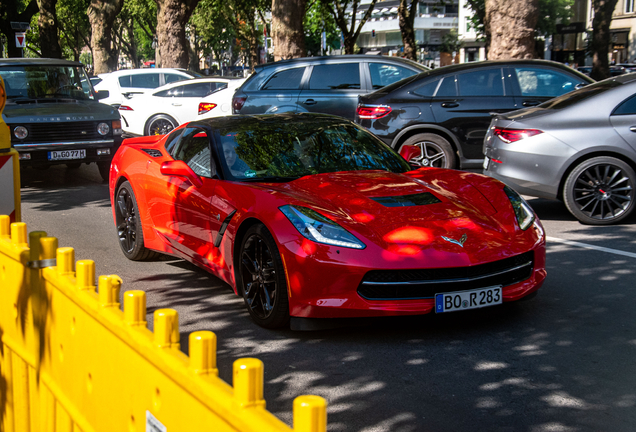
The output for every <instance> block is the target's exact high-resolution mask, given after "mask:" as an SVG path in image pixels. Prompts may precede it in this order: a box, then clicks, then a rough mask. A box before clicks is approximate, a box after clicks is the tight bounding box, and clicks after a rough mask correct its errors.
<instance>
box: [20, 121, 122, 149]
mask: <svg viewBox="0 0 636 432" xmlns="http://www.w3.org/2000/svg"><path fill="white" fill-rule="evenodd" d="M99 123H101V122H98V121H78V122H59V123H57V122H47V123H30V124H23V125H22V126H24V127H26V128H27V129H28V131H29V135H28V136H27V137H26V138H25V139H23V140H20V139H17V138H16V137H15V136H13V128H14V127H15V126H18V125H17V124H12V125H9V127H10V128H11V131H12V132H11V143H12V144H20V143H48V142H58V141H64V142H70V141H90V140H100V139H108V138H112V136H113V133H112V130H110V131H109V132H108V134H106V135H105V136H103V135H100V134H99V133H98V132H97V125H98V124H99ZM105 123H107V124H108V126H111V125H110V124H109V123H110V122H105Z"/></svg>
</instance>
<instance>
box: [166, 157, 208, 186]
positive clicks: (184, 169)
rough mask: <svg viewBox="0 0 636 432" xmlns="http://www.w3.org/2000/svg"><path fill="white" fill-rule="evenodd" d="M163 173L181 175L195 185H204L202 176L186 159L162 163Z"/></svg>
mask: <svg viewBox="0 0 636 432" xmlns="http://www.w3.org/2000/svg"><path fill="white" fill-rule="evenodd" d="M160 171H161V174H163V175H166V176H175V177H181V178H184V179H186V180H188V181H189V182H190V183H192V185H193V186H194V187H201V186H203V182H202V181H201V177H199V176H198V175H196V173H195V172H194V171H192V168H190V167H189V166H188V164H186V163H185V162H184V161H180V160H175V161H167V162H164V163H163V164H161V170H160Z"/></svg>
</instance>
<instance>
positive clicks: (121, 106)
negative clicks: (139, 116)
mask: <svg viewBox="0 0 636 432" xmlns="http://www.w3.org/2000/svg"><path fill="white" fill-rule="evenodd" d="M119 111H134V110H133V109H132V108H131V107H129V106H128V105H119Z"/></svg>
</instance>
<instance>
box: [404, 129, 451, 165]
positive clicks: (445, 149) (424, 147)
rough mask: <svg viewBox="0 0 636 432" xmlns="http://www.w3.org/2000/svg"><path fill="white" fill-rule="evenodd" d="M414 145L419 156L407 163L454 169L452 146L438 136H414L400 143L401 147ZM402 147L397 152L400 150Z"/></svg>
mask: <svg viewBox="0 0 636 432" xmlns="http://www.w3.org/2000/svg"><path fill="white" fill-rule="evenodd" d="M405 145H414V146H417V147H420V148H421V152H420V156H417V157H415V158H413V159H411V160H410V161H409V162H410V163H412V164H416V165H421V166H423V167H436V168H455V167H456V164H457V162H456V159H457V158H456V157H455V150H453V146H451V145H450V143H449V142H448V141H447V140H446V139H445V138H442V137H441V136H439V135H435V134H432V133H423V134H418V135H414V136H412V137H411V138H409V139H407V140H406V141H404V143H402V146H405ZM402 146H400V148H399V149H398V150H401V149H402Z"/></svg>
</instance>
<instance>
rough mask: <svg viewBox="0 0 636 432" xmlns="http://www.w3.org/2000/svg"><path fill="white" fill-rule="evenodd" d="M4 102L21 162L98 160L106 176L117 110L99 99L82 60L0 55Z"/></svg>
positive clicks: (115, 141) (116, 139) (115, 143)
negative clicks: (1, 57) (3, 56)
mask: <svg viewBox="0 0 636 432" xmlns="http://www.w3.org/2000/svg"><path fill="white" fill-rule="evenodd" d="M0 76H2V79H3V80H4V85H5V90H6V93H7V103H6V106H5V107H4V111H3V113H2V116H3V118H4V121H5V123H6V124H7V125H8V126H9V131H10V133H11V146H12V147H14V148H15V149H16V150H17V151H18V153H20V165H21V166H33V167H37V168H47V167H49V166H51V165H54V164H66V165H67V166H68V167H69V168H76V167H79V166H80V164H81V163H83V162H84V163H91V162H96V163H97V166H98V167H99V173H100V174H101V176H102V178H103V179H104V180H107V179H108V174H109V169H110V161H111V160H112V158H113V156H114V154H115V151H117V148H118V147H119V145H120V144H121V141H122V138H121V133H122V131H121V120H120V117H119V112H117V110H116V109H115V108H113V107H111V106H109V105H105V104H102V103H99V102H98V99H103V98H105V97H108V92H107V91H105V92H99V94H98V93H96V92H95V90H94V89H93V86H92V85H91V83H90V80H89V78H88V75H87V74H86V72H85V71H84V66H83V65H82V64H81V63H78V62H73V61H68V60H59V59H28V58H19V59H0Z"/></svg>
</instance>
